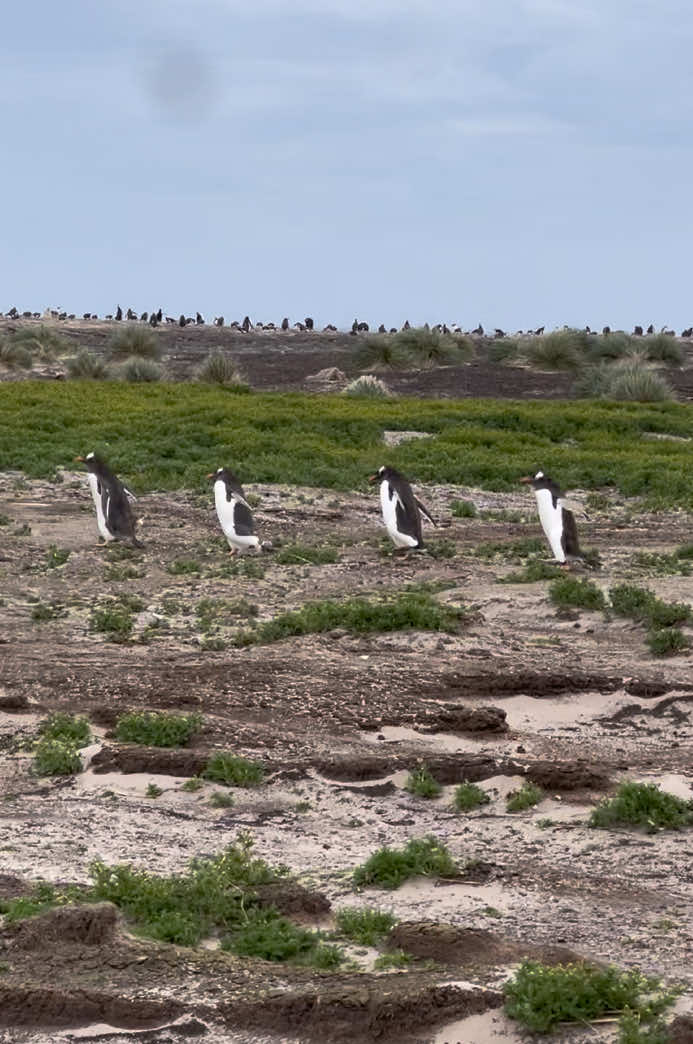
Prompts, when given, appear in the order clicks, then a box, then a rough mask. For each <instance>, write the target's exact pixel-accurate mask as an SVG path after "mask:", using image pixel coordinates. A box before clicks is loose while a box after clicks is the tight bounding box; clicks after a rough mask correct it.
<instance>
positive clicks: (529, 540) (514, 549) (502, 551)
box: [474, 537, 544, 562]
mask: <svg viewBox="0 0 693 1044" xmlns="http://www.w3.org/2000/svg"><path fill="white" fill-rule="evenodd" d="M543 550H544V541H543V540H540V539H539V538H538V537H521V538H520V539H519V540H485V541H484V542H483V543H482V544H478V545H477V547H476V548H475V549H474V554H475V555H477V556H478V557H479V558H485V559H489V560H490V559H493V558H503V559H506V560H508V561H511V562H520V561H522V559H523V558H528V557H529V556H530V555H536V554H538V553H539V552H540V551H543Z"/></svg>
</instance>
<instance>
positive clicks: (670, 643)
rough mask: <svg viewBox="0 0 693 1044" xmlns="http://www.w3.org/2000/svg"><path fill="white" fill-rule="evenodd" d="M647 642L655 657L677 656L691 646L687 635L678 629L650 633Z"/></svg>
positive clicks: (670, 628)
mask: <svg viewBox="0 0 693 1044" xmlns="http://www.w3.org/2000/svg"><path fill="white" fill-rule="evenodd" d="M646 641H647V647H648V649H649V650H650V652H651V653H652V655H653V656H677V655H678V653H682V652H685V651H686V649H688V648H689V646H690V642H689V641H688V639H687V638H686V636H685V634H684V633H683V631H681V630H679V628H678V627H662V628H660V629H659V630H654V631H650V633H649V634H648V636H647V639H646Z"/></svg>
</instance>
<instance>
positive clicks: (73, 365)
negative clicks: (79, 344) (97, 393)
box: [65, 348, 110, 381]
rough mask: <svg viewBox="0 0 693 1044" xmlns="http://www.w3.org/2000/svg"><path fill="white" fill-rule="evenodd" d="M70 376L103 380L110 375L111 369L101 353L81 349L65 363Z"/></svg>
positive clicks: (74, 378) (80, 378) (78, 378)
mask: <svg viewBox="0 0 693 1044" xmlns="http://www.w3.org/2000/svg"><path fill="white" fill-rule="evenodd" d="M65 365H66V367H67V374H68V377H72V379H73V380H88V381H103V380H106V378H107V377H109V375H110V374H109V369H108V366H107V365H106V363H105V362H104V360H103V359H102V358H101V356H99V355H95V354H94V353H93V352H89V351H87V349H86V348H82V349H80V351H78V352H77V354H76V355H73V356H72V358H71V359H68V360H67V361H66V363H65Z"/></svg>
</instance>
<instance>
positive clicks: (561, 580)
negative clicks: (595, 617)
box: [549, 576, 606, 609]
mask: <svg viewBox="0 0 693 1044" xmlns="http://www.w3.org/2000/svg"><path fill="white" fill-rule="evenodd" d="M549 598H550V599H551V601H552V602H553V604H554V605H557V606H559V608H561V609H563V608H568V607H570V608H572V607H575V608H578V609H603V608H604V607H605V605H606V599H605V598H604V594H603V592H602V591H601V590H600V588H598V587H597V585H596V584H595V583H593V582H592V581H591V580H578V579H576V578H575V577H573V576H560V577H558V578H557V579H556V580H553V581H552V582H551V584H550V585H549Z"/></svg>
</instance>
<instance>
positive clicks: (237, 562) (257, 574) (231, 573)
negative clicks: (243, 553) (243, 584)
mask: <svg viewBox="0 0 693 1044" xmlns="http://www.w3.org/2000/svg"><path fill="white" fill-rule="evenodd" d="M207 575H208V576H219V577H223V578H224V579H231V578H232V577H237V576H240V577H244V578H245V579H246V580H262V579H263V578H264V576H265V567H264V566H263V565H260V563H259V562H257V561H255V560H254V559H252V558H241V557H236V558H235V559H233V558H230V559H227V560H226V561H225V562H224V563H223V565H221V566H219V567H217V568H216V569H213V570H210V571H209V572H208V573H207Z"/></svg>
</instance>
